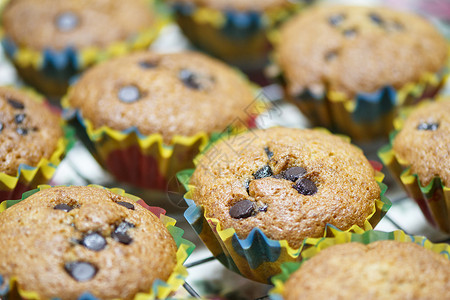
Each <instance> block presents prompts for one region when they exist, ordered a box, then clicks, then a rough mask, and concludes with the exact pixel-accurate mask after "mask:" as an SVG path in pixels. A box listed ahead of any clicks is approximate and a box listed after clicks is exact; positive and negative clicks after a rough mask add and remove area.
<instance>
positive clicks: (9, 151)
mask: <svg viewBox="0 0 450 300" xmlns="http://www.w3.org/2000/svg"><path fill="white" fill-rule="evenodd" d="M62 135H63V131H62V129H61V124H60V118H59V116H57V115H56V114H54V113H52V112H51V111H50V110H49V109H48V107H47V106H45V105H44V103H39V102H38V101H37V100H36V99H34V98H33V96H30V95H29V94H28V93H26V92H23V91H20V90H17V89H14V88H11V87H0V172H3V173H6V174H8V175H12V176H16V174H17V171H18V169H19V166H20V164H26V165H29V166H33V167H35V166H37V164H38V163H39V161H40V160H41V159H42V158H47V159H48V158H50V157H51V155H52V154H53V152H54V151H55V150H56V148H57V145H58V140H59V138H61V137H62Z"/></svg>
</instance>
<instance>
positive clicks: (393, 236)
mask: <svg viewBox="0 0 450 300" xmlns="http://www.w3.org/2000/svg"><path fill="white" fill-rule="evenodd" d="M332 230H333V231H334V233H335V236H334V237H333V238H321V239H308V241H307V242H306V243H307V244H310V245H311V247H310V248H308V249H307V250H305V251H303V252H302V254H301V256H302V259H303V260H302V261H301V262H289V263H285V264H283V265H282V266H281V273H280V274H278V275H277V276H274V277H273V278H272V283H273V285H274V286H275V287H274V288H273V289H272V290H270V291H269V296H270V299H271V300H283V297H282V294H283V291H284V285H285V283H286V281H287V280H288V279H289V277H290V275H291V274H292V273H294V272H295V271H297V270H298V269H299V268H300V267H301V265H302V263H303V262H304V261H306V260H308V259H310V258H311V257H313V256H314V255H316V254H318V253H319V252H320V251H322V250H324V249H326V248H328V247H330V246H333V245H338V244H344V243H350V242H358V243H362V244H365V245H367V244H370V243H373V242H376V241H384V240H393V241H398V242H413V243H415V244H418V245H419V246H422V247H424V248H425V249H429V250H431V251H433V252H435V253H438V254H441V255H443V256H445V257H446V258H447V259H450V245H448V244H444V243H442V244H433V243H432V242H430V241H429V240H428V239H427V238H425V237H423V236H412V235H407V234H405V233H404V232H403V231H401V230H397V231H393V232H382V231H375V230H370V231H366V232H364V233H362V234H355V233H350V232H342V231H340V230H338V229H336V228H333V229H332Z"/></svg>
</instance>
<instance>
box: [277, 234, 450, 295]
mask: <svg viewBox="0 0 450 300" xmlns="http://www.w3.org/2000/svg"><path fill="white" fill-rule="evenodd" d="M344 239H345V241H338V239H337V238H335V239H329V240H328V241H327V239H322V241H320V242H319V243H318V244H317V245H316V246H315V247H314V248H310V249H308V250H314V251H311V253H310V255H309V257H308V258H307V259H305V260H304V261H303V262H302V263H296V264H292V265H291V266H290V268H288V266H287V265H286V266H285V267H286V268H285V269H284V271H285V272H284V273H283V274H281V275H278V276H276V277H275V278H274V280H273V281H274V284H275V286H276V287H275V289H274V290H272V291H271V292H270V294H271V299H277V300H281V299H284V300H289V299H326V298H330V297H332V298H335V299H360V298H364V299H448V298H449V297H450V260H449V258H448V251H449V250H450V246H449V245H447V244H432V243H430V242H429V241H428V240H426V239H425V238H423V237H413V236H406V235H405V234H404V233H403V232H401V231H397V232H393V233H383V232H370V231H369V232H365V233H364V239H363V237H362V236H361V235H352V236H351V237H350V236H348V237H345V238H344ZM349 239H351V240H349ZM354 239H355V240H356V241H354ZM351 241H352V242H351ZM306 252H307V251H305V252H304V253H306ZM445 253H447V257H446V255H445Z"/></svg>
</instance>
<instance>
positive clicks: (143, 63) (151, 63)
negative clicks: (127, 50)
mask: <svg viewBox="0 0 450 300" xmlns="http://www.w3.org/2000/svg"><path fill="white" fill-rule="evenodd" d="M139 66H140V67H141V68H143V69H154V68H156V67H157V66H158V65H157V63H156V62H154V61H148V60H143V61H140V62H139Z"/></svg>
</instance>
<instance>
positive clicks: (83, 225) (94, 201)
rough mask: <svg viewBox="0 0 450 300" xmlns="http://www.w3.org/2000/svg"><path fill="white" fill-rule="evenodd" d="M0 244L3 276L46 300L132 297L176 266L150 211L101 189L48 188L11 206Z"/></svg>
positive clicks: (2, 220)
mask: <svg viewBox="0 0 450 300" xmlns="http://www.w3.org/2000/svg"><path fill="white" fill-rule="evenodd" d="M0 243H1V245H3V246H2V247H0V270H1V271H0V273H1V275H2V276H4V277H5V276H6V278H10V277H11V276H16V277H17V280H18V283H19V285H20V287H21V288H22V289H24V290H29V291H36V292H37V293H38V294H39V295H40V296H41V298H44V299H50V298H54V297H58V298H60V299H77V298H78V296H80V294H81V293H83V292H85V291H89V292H90V293H91V294H92V295H94V296H95V297H98V298H99V299H113V298H121V299H132V298H133V296H134V295H135V294H136V293H138V292H147V293H148V292H149V291H150V289H151V286H152V283H153V281H154V280H156V279H161V280H166V279H167V278H168V277H169V276H170V274H171V273H172V271H173V268H174V266H175V264H176V249H177V248H176V245H175V241H174V240H173V238H172V236H171V235H170V233H169V232H168V231H167V229H166V228H165V226H164V225H163V224H162V222H161V221H160V220H159V219H158V218H157V217H156V216H155V215H154V214H153V213H151V212H150V211H148V210H147V209H145V208H143V207H142V206H141V205H139V204H137V203H134V202H133V201H132V200H130V199H129V198H126V197H123V196H119V195H116V194H114V193H112V192H110V191H108V190H106V189H102V188H98V187H75V186H74V187H55V188H51V189H46V190H43V191H41V192H38V193H36V194H33V195H32V196H30V197H28V198H27V199H25V200H24V201H22V202H20V203H18V204H16V205H14V206H12V207H10V208H8V209H7V210H6V211H5V212H3V213H1V214H0ZM83 268H84V270H83Z"/></svg>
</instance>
